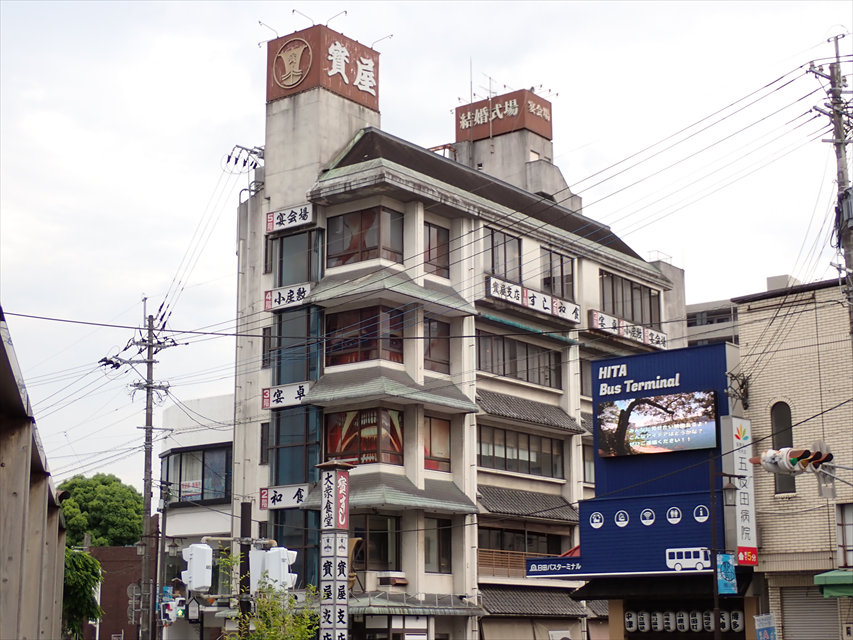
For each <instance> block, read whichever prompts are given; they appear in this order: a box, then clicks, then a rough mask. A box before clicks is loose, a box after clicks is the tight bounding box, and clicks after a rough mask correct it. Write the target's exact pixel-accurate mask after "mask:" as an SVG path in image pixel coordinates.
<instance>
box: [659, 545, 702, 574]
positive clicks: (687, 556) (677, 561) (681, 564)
mask: <svg viewBox="0 0 853 640" xmlns="http://www.w3.org/2000/svg"><path fill="white" fill-rule="evenodd" d="M666 566H667V568H669V569H675V570H676V571H681V570H682V569H688V570H689V569H695V570H696V571H701V570H702V569H710V568H711V552H710V551H709V550H708V549H707V548H705V547H682V548H680V549H667V550H666Z"/></svg>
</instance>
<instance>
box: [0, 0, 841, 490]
mask: <svg viewBox="0 0 853 640" xmlns="http://www.w3.org/2000/svg"><path fill="white" fill-rule="evenodd" d="M343 12H345V13H343ZM312 23H317V24H328V25H329V26H330V27H331V28H334V29H336V30H338V31H340V32H342V33H344V34H346V35H347V36H349V37H351V38H353V39H356V40H358V41H360V42H362V43H364V44H367V45H371V44H373V45H374V48H376V49H377V50H378V51H379V52H380V54H381V56H380V72H379V95H380V109H381V112H382V128H383V129H385V130H386V131H388V132H389V133H391V134H394V135H397V136H399V137H401V138H403V139H406V140H409V141H411V142H414V143H416V144H418V145H421V146H424V147H433V146H437V145H440V144H444V143H449V142H452V141H453V136H454V128H453V127H454V116H453V110H454V109H455V107H457V106H459V105H461V104H465V103H467V102H469V101H470V99H471V97H473V98H474V99H475V100H477V99H482V98H484V97H486V96H487V95H488V94H489V92H490V91H491V92H492V94H497V95H499V94H501V93H506V92H509V91H511V90H516V89H520V88H529V87H534V88H535V91H536V92H537V93H538V94H539V95H542V96H543V97H545V98H546V99H548V100H550V101H551V103H552V115H553V127H554V162H555V163H556V164H557V165H558V166H559V167H560V168H561V169H562V172H563V175H564V176H565V178H566V180H567V182H568V184H569V185H570V187H571V189H572V191H573V192H574V193H576V194H578V195H580V196H581V197H582V198H583V202H584V209H583V213H584V214H585V215H587V216H589V217H591V218H594V219H596V220H599V221H601V222H604V223H605V224H609V225H611V226H612V229H613V231H614V232H615V233H616V234H617V235H618V236H619V237H621V238H622V239H623V240H625V241H626V242H627V243H628V244H629V245H630V246H631V247H632V248H634V250H635V251H636V252H637V253H638V254H639V255H641V256H642V257H644V258H647V259H657V258H663V259H666V260H668V261H670V262H671V263H672V264H674V265H675V266H677V267H680V268H682V269H684V270H685V279H686V296H687V302H688V303H692V302H702V301H708V300H717V299H725V298H731V297H734V296H738V295H745V294H748V293H754V292H758V291H762V290H764V289H765V278H766V277H768V276H773V275H780V274H792V275H794V276H795V277H797V278H798V279H799V280H801V281H803V282H810V281H815V280H822V279H826V278H831V277H835V276H837V271H836V270H835V269H834V268H833V267H832V266H831V263H832V262H838V261H839V257H838V256H837V254H836V252H835V250H834V249H833V248H832V246H831V242H830V240H831V233H830V225H831V222H832V219H833V213H832V210H833V206H834V205H833V201H834V197H835V196H834V193H835V188H836V187H835V183H834V180H835V175H836V168H835V159H834V154H833V150H832V147H831V145H830V144H828V143H826V142H821V140H822V139H826V138H829V137H830V136H829V133H828V125H829V121H828V119H827V118H826V117H825V116H822V115H820V114H818V113H815V112H810V109H811V108H812V107H814V106H820V105H822V104H823V103H824V102H825V101H826V94H825V87H826V82H825V81H824V80H822V79H821V78H819V77H817V76H815V75H814V74H810V73H808V68H809V63H810V62H812V61H815V63H816V65H821V64H822V65H826V64H827V62H828V60H829V58H830V57H832V56H833V55H834V49H833V45H832V44H831V43H829V42H827V40H828V39H830V38H832V37H833V36H835V35H838V34H849V32H850V29H851V28H853V24H851V23H853V18H851V12H850V4H849V2H848V1H846V0H845V1H841V2H820V1H817V2H808V3H806V2H773V1H769V0H767V1H762V2H722V1H714V2H698V1H695V2H677V1H674V0H673V1H668V2H644V1H639V0H638V1H632V2H523V3H522V2H509V1H507V2H387V1H386V2H376V3H373V2H347V3H336V2H329V3H325V2H296V3H284V2H227V1H222V2H200V1H199V2H119V1H116V2H73V1H62V2H38V1H34V0H29V1H27V2H12V1H8V0H0V304H2V306H3V310H4V312H5V313H6V314H7V321H8V324H9V327H10V331H11V334H12V340H13V343H14V346H15V351H16V354H17V357H18V360H19V362H20V364H21V367H22V370H23V374H24V379H25V382H26V385H27V389H28V392H29V394H30V398H31V401H32V403H33V408H34V413H35V417H36V421H37V425H38V428H39V431H40V434H41V437H42V441H43V443H44V446H45V450H46V453H47V456H48V461H49V465H50V467H51V470H52V472H53V475H54V480H55V481H56V482H57V483H58V482H61V481H62V480H63V479H66V478H68V477H70V476H71V475H74V474H75V473H83V474H85V475H92V474H94V473H96V472H107V473H115V474H116V475H118V476H119V477H120V478H121V479H122V480H123V481H124V482H128V483H131V484H134V485H135V486H137V487H138V488H141V487H142V469H143V454H142V452H141V444H142V440H143V432H142V430H140V429H139V427H140V426H141V425H143V424H144V405H145V398H144V393H142V392H139V391H136V392H135V393H134V390H133V387H132V384H133V383H134V382H138V381H139V380H140V379H141V378H142V374H143V373H144V365H140V364H135V365H132V366H125V367H122V368H120V369H118V370H113V369H106V368H104V367H102V366H99V364H98V361H99V360H100V359H101V358H103V357H107V356H114V355H116V354H121V355H122V357H124V358H126V359H134V358H133V356H134V354H135V349H133V348H132V347H131V348H130V349H125V347H126V346H127V345H128V342H129V341H133V340H138V339H139V332H138V331H134V329H133V327H138V326H140V325H141V323H142V321H143V318H144V317H145V314H146V313H156V312H157V310H158V308H159V307H160V305H161V303H162V302H163V301H164V300H165V299H167V296H168V299H169V300H170V301H171V303H170V306H169V321H168V326H169V327H170V328H172V329H179V330H182V331H213V332H223V333H228V331H229V330H231V329H233V318H234V314H235V301H236V272H237V264H236V257H235V232H236V208H237V204H238V201H239V198H240V190H241V189H243V188H245V187H246V186H247V184H248V174H247V173H245V172H243V171H242V167H237V169H236V170H235V169H234V168H233V165H227V164H226V158H227V157H228V154H229V152H231V151H232V149H233V148H234V146H235V145H241V146H244V147H248V148H252V147H255V146H262V145H263V144H264V81H265V62H266V61H265V56H266V48H265V46H263V44H264V42H265V41H266V40H268V39H271V38H274V37H276V36H277V35H280V36H283V35H286V34H289V33H291V32H293V31H297V30H301V29H304V28H307V27H309V26H311V24H312ZM840 51H841V55H842V56H846V58H844V59H845V62H844V65H843V67H842V68H843V72H844V73H845V74H846V75H847V76H848V77H849V76H850V74H851V64H852V63H851V57H850V56H851V52H853V37H851V36H850V35H848V36H847V37H846V38H844V39H843V40H841V41H840ZM143 298H147V302H145V303H143ZM175 341H176V342H177V343H179V345H180V346H175V347H174V348H170V349H165V350H163V351H162V352H160V353H159V354H158V356H157V361H158V362H157V365H156V367H155V377H156V379H157V381H158V382H161V383H168V385H169V391H168V394H166V395H163V394H160V397H158V408H157V409H156V410H155V421H154V422H155V426H156V427H158V428H159V427H161V426H166V425H161V423H160V417H159V416H160V411H161V409H162V407H163V406H165V405H166V404H168V403H169V402H170V401H171V400H170V398H169V397H168V396H171V397H172V398H176V399H178V400H181V401H187V400H189V399H193V398H199V397H206V396H211V395H217V394H222V393H230V392H231V391H232V390H233V384H234V382H233V361H234V340H233V338H230V337H228V336H204V335H199V334H178V335H175ZM137 359H138V358H137ZM156 433H157V438H158V439H160V438H166V443H167V444H168V442H169V441H168V432H167V431H159V430H158V431H157V432H156ZM157 446H159V445H157ZM155 451H156V448H155ZM155 464H156V463H155Z"/></svg>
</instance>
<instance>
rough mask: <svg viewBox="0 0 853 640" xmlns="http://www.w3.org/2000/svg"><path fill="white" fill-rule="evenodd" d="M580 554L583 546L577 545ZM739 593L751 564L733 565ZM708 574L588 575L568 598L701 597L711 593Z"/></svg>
mask: <svg viewBox="0 0 853 640" xmlns="http://www.w3.org/2000/svg"><path fill="white" fill-rule="evenodd" d="M581 557H583V545H581ZM735 574H736V576H737V588H738V593H737V595H739V596H744V595H745V593H746V590H747V589H748V587H749V585H750V584H751V583H752V576H753V569H752V567H748V566H742V567H735ZM711 579H712V577H711V576H710V575H689V574H687V572H685V571H682V572H680V573H675V572H673V575H671V576H636V575H631V576H625V577H618V576H616V577H606V578H591V579H590V580H589V582H587V583H586V584H585V585H584V586H582V587H580V588H578V589H575V590H574V591H573V592H572V594H571V598H572V600H632V599H634V600H703V599H705V598H708V597H710V594H711V593H712V583H711Z"/></svg>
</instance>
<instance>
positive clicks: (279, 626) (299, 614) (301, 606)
mask: <svg viewBox="0 0 853 640" xmlns="http://www.w3.org/2000/svg"><path fill="white" fill-rule="evenodd" d="M249 622H250V625H251V626H250V629H251V630H250V631H249V636H248V637H249V639H250V640H314V638H315V637H316V634H317V629H318V628H319V626H320V624H319V622H320V616H319V615H318V614H317V591H316V589H314V587H313V586H310V585H309V587H308V589H307V590H306V596H305V601H304V602H297V601H296V597H295V596H294V595H293V594H292V593H287V592H284V591H279V590H276V589H275V588H273V587H272V586H271V585H270V583H269V582H267V581H264V580H262V581H261V585H260V586H259V587H258V593H257V594H256V595H255V610H254V612H253V613H251V614H249Z"/></svg>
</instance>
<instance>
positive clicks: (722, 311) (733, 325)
mask: <svg viewBox="0 0 853 640" xmlns="http://www.w3.org/2000/svg"><path fill="white" fill-rule="evenodd" d="M717 342H731V343H732V344H737V343H738V335H737V312H736V309H735V306H734V305H733V304H732V301H731V300H715V301H713V302H700V303H698V304H689V305H687V344H688V345H689V346H691V347H692V346H694V345H703V344H715V343H717Z"/></svg>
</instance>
